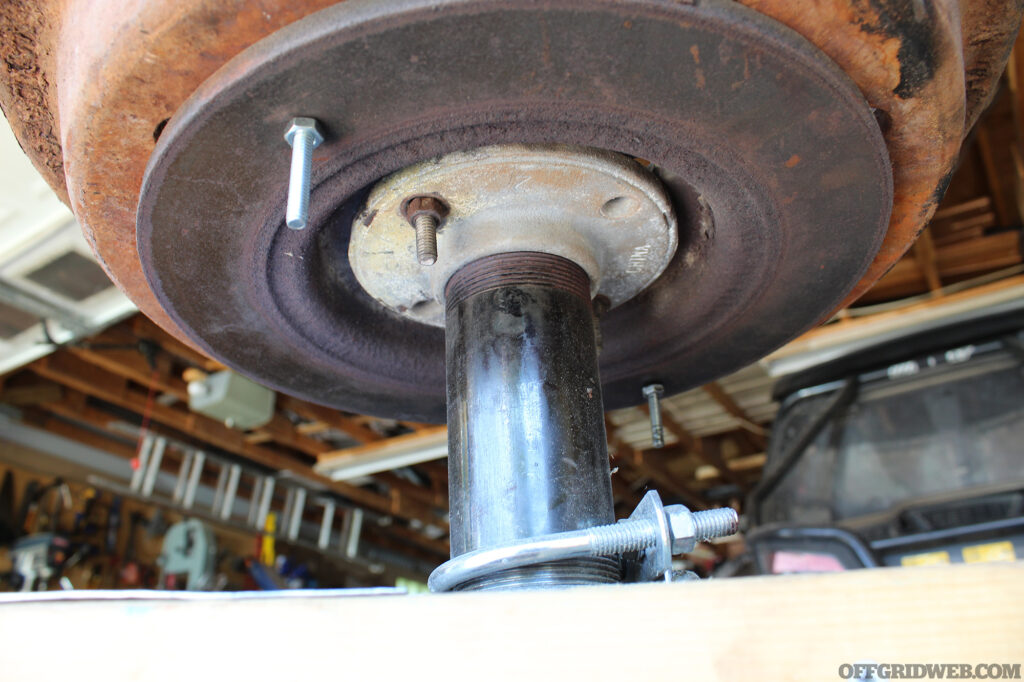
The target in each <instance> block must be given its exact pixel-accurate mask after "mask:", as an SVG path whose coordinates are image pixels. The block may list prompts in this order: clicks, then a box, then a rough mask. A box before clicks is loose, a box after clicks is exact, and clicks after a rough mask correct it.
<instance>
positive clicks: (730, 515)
mask: <svg viewBox="0 0 1024 682" xmlns="http://www.w3.org/2000/svg"><path fill="white" fill-rule="evenodd" d="M693 525H694V534H693V535H694V538H695V539H696V540H697V542H704V541H706V540H711V539H713V538H722V537H725V536H727V535H732V534H733V533H735V532H736V531H737V530H738V529H739V525H740V519H739V516H738V515H737V514H736V510H735V509H730V508H729V507H723V508H721V509H706V510H704V511H699V512H694V513H693Z"/></svg>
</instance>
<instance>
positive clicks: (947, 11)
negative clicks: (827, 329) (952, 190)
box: [0, 0, 1021, 338]
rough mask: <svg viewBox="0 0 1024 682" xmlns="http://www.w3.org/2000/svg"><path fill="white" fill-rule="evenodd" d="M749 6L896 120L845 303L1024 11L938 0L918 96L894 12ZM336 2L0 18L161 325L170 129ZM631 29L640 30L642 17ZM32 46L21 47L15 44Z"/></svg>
mask: <svg viewBox="0 0 1024 682" xmlns="http://www.w3.org/2000/svg"><path fill="white" fill-rule="evenodd" d="M739 2H740V3H741V4H743V5H745V6H746V7H748V8H750V9H753V10H755V11H757V12H760V13H761V14H764V15H765V16H767V17H769V18H771V19H774V20H776V21H778V22H780V23H782V24H784V25H786V26H788V27H789V28H790V29H792V30H794V31H796V32H797V33H799V34H800V35H802V36H803V37H804V38H806V39H807V40H808V41H810V42H811V43H812V44H814V45H816V46H817V47H818V48H819V49H820V50H822V52H823V53H824V54H825V55H827V56H828V57H829V58H830V59H832V60H833V61H834V62H835V63H836V64H837V65H838V66H839V67H840V68H842V69H843V70H844V71H845V72H846V73H847V74H848V75H849V76H850V77H851V78H852V79H853V81H854V82H855V83H856V84H857V85H858V87H859V88H860V90H861V91H862V92H863V93H864V96H865V99H866V100H867V101H869V102H870V103H871V106H873V107H875V108H880V109H883V110H885V111H886V112H887V113H888V114H889V115H890V116H891V119H892V128H891V131H890V133H889V134H887V135H886V142H887V145H888V148H889V154H890V158H891V161H892V164H893V179H894V186H895V194H894V196H895V201H894V205H893V212H892V218H891V223H890V229H889V232H888V235H887V236H886V240H885V243H884V244H883V246H882V249H881V250H880V252H879V254H878V257H877V258H876V259H875V261H874V263H872V264H871V266H870V267H869V269H868V272H867V273H866V275H865V276H864V278H863V279H862V281H861V282H860V283H859V284H858V285H857V287H856V288H855V290H854V291H853V292H852V293H851V295H850V297H849V298H848V299H847V301H845V302H844V304H843V305H846V304H848V303H849V302H851V301H853V300H856V298H857V297H858V296H859V295H860V294H862V293H863V292H864V291H866V290H867V289H868V288H869V287H870V286H871V284H873V283H874V281H875V280H877V279H878V278H879V277H880V276H881V275H882V274H884V273H885V272H886V271H887V270H888V269H889V268H890V267H891V266H892V265H893V264H894V263H895V262H896V260H897V259H899V258H900V257H901V256H902V254H903V253H904V252H905V251H906V250H907V249H908V248H909V247H910V245H911V244H912V243H913V241H914V238H915V237H916V235H917V234H918V233H919V232H920V230H921V228H922V227H923V225H924V224H925V223H926V222H927V220H928V219H929V218H930V216H931V213H932V212H933V211H934V208H935V206H936V205H937V201H938V199H939V198H941V191H939V188H941V187H942V185H943V182H944V179H945V178H946V177H947V176H948V173H949V170H950V169H951V168H952V166H953V163H954V162H955V158H956V155H957V152H958V151H959V148H960V145H961V143H962V141H963V137H964V135H965V132H966V130H965V125H964V123H965V120H966V121H968V122H971V121H973V119H974V117H975V116H976V113H977V111H978V110H979V109H980V108H981V107H982V106H984V104H985V102H987V101H988V98H989V97H990V95H991V92H992V90H993V85H994V83H996V82H997V79H998V76H999V74H1000V73H1001V72H1002V69H1003V65H1004V64H1005V61H1006V54H1007V52H1008V47H1009V44H1010V43H1011V42H1012V38H1013V35H1014V34H1015V32H1016V28H1017V26H1019V23H1020V15H1021V12H1020V6H1019V4H1020V3H1019V2H1016V1H1015V0H985V1H984V2H977V3H974V2H972V3H962V2H959V0H933V2H931V3H929V6H930V8H931V9H930V11H929V16H928V29H929V32H928V36H927V39H928V40H929V41H931V42H930V43H929V44H928V45H927V46H926V47H927V49H929V50H931V53H930V54H932V55H933V56H934V60H933V63H934V70H933V71H929V72H927V73H926V74H925V75H927V78H921V79H918V82H915V84H914V86H915V87H914V88H913V89H912V92H910V91H908V90H907V88H903V89H902V90H900V84H901V81H905V78H904V76H905V75H906V73H905V72H907V70H908V68H910V66H912V65H910V64H902V63H901V59H902V60H903V61H906V60H907V54H908V44H906V43H905V41H907V40H912V39H914V36H907V35H905V34H901V33H900V32H899V30H897V29H894V28H893V27H892V22H891V20H887V18H886V16H885V13H884V12H883V9H884V7H885V5H886V3H876V2H851V1H850V0H739ZM332 4H335V0H263V1H262V2H259V3H238V2H231V3H225V2H221V1H220V0H149V1H147V0H124V1H123V2H118V3H100V2H96V3H90V2H77V3H76V2H62V1H60V0H45V1H43V2H40V3H37V4H36V5H35V6H34V7H35V9H28V10H26V9H24V8H26V7H29V5H25V4H23V3H12V4H11V6H10V7H5V9H4V10H3V12H0V18H2V19H3V20H4V21H0V25H2V26H8V27H10V26H17V27H20V28H19V29H18V30H17V31H4V32H2V35H3V38H2V42H3V43H4V44H5V45H9V46H11V45H14V46H19V49H18V50H16V51H15V52H11V51H10V50H8V51H7V52H2V53H0V56H2V57H4V59H3V60H0V61H2V62H3V64H0V66H4V65H6V66H5V68H0V105H2V106H3V109H4V111H5V113H6V114H7V117H8V120H9V121H10V122H11V125H12V127H13V129H14V131H15V134H16V135H17V137H18V139H19V142H20V143H21V145H22V147H23V148H24V149H25V151H26V153H27V154H28V155H29V157H30V158H31V159H32V161H33V163H34V164H35V165H36V167H37V168H39V169H40V170H41V171H43V174H44V176H45V177H46V178H47V180H48V182H49V183H50V184H51V185H52V186H54V187H55V188H56V189H58V192H60V190H63V189H64V187H65V183H66V189H67V195H66V196H67V198H68V199H69V201H70V203H71V205H72V208H73V209H74V211H75V214H76V216H77V217H78V219H79V222H80V223H81V224H82V226H83V229H84V231H85V234H86V238H87V240H88V241H89V243H90V245H91V246H92V248H93V250H94V251H96V252H97V254H98V255H99V256H100V260H101V262H102V264H103V266H104V268H105V269H106V270H107V272H108V273H109V274H110V275H111V277H112V279H113V280H114V281H115V283H117V284H118V286H119V287H120V288H121V289H122V290H124V291H125V292H126V293H127V294H128V295H129V296H130V297H131V298H132V299H133V300H134V301H135V302H136V304H137V305H138V306H139V307H140V308H141V309H142V311H143V312H144V313H146V314H147V315H148V316H150V317H151V318H153V319H155V320H156V321H157V322H158V323H159V324H161V326H164V327H165V328H167V329H169V330H171V331H173V332H176V327H175V325H174V323H173V322H172V321H171V320H170V318H169V317H168V316H167V315H166V314H165V313H164V312H163V310H162V309H161V308H160V306H159V305H157V303H156V301H155V298H154V297H153V294H152V293H151V292H150V290H149V287H148V285H147V283H146V281H145V278H144V277H143V275H142V270H141V265H140V263H139V260H138V255H137V253H136V250H135V211H136V207H137V206H136V204H137V201H138V195H139V189H140V184H141V180H142V175H143V172H144V170H145V167H146V163H147V161H148V159H149V155H150V153H151V152H152V149H153V144H154V141H153V137H154V134H155V133H156V132H157V128H158V126H159V124H160V122H161V121H164V120H165V119H167V118H168V117H169V116H171V115H173V114H174V112H175V111H176V110H177V108H178V106H179V105H180V104H181V103H182V102H183V101H184V100H185V99H186V98H187V97H188V96H189V95H190V94H191V93H192V92H193V91H194V90H195V89H196V88H197V87H198V86H199V84H200V83H202V82H203V81H204V80H205V79H206V78H207V77H208V76H210V75H211V74H212V73H213V72H214V71H215V70H217V69H218V68H220V67H221V66H223V65H224V64H225V63H226V62H227V61H228V60H229V59H231V58H232V57H234V56H235V55H237V54H238V53H239V52H241V51H242V50H244V49H245V48H247V47H249V46H250V45H252V44H253V43H255V42H257V41H258V40H260V39H262V38H264V37H266V36H267V35H269V34H270V33H272V32H274V31H276V30H278V29H279V28H282V27H283V26H286V25H288V24H290V23H292V22H294V21H297V20H298V19H301V18H303V17H304V16H306V15H308V14H311V13H313V12H315V11H317V10H320V9H323V8H324V7H327V6H329V5H332ZM961 5H967V10H962V8H961ZM17 7H21V8H22V9H21V10H16V9H15V8H17ZM879 7H882V8H883V9H879ZM622 26H623V27H624V28H625V29H630V28H631V27H632V22H631V21H625V22H623V24H622ZM23 38H24V39H25V41H24V45H22V44H21V43H19V42H18V41H21V40H22V39H23ZM26 46H27V47H26ZM23 48H24V49H23ZM690 51H691V54H692V55H693V59H694V64H695V65H696V66H697V73H696V78H697V85H698V87H703V86H704V74H703V72H702V70H701V68H700V60H701V56H700V52H699V50H698V48H697V47H696V46H694V47H692V48H691V50H690ZM758 60H759V53H758V52H757V51H756V50H751V51H750V53H749V54H748V55H744V72H743V78H744V79H745V80H749V78H750V75H751V66H752V64H751V62H753V67H754V68H755V69H756V68H758ZM901 71H902V72H904V73H901ZM738 86H739V83H736V84H734V87H738ZM897 91H902V92H904V94H906V95H907V96H906V97H901V96H899V95H898V94H896V93H897ZM965 92H966V93H967V95H966V96H965ZM58 113H59V116H58ZM97 188H100V190H99V191H98V190H97ZM176 336H178V337H179V338H183V335H182V334H180V333H176Z"/></svg>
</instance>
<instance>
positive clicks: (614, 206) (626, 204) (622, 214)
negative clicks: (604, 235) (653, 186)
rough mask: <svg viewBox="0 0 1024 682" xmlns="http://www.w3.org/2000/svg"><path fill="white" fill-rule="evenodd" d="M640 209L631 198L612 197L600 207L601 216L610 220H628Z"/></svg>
mask: <svg viewBox="0 0 1024 682" xmlns="http://www.w3.org/2000/svg"><path fill="white" fill-rule="evenodd" d="M639 209H640V204H639V203H638V202H637V200H636V199H633V198H632V197H614V198H612V199H609V200H608V201H606V202H604V205H603V206H601V215H603V216H604V217H605V218H610V219H611V220H622V219H623V218H628V217H629V216H631V215H633V214H634V213H636V212H637V211H638V210H639Z"/></svg>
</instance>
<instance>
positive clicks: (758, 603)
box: [0, 562, 1024, 682]
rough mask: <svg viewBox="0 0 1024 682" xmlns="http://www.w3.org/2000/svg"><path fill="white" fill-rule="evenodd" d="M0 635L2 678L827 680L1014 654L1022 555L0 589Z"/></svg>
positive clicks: (1021, 650) (1020, 652)
mask: <svg viewBox="0 0 1024 682" xmlns="http://www.w3.org/2000/svg"><path fill="white" fill-rule="evenodd" d="M0 642H3V646H0V671H3V675H2V677H3V678H4V679H11V680H22V679H33V680H50V679H52V680H61V682H64V680H67V679H68V678H69V676H70V677H73V678H74V679H88V680H93V679H95V680H141V679H147V680H183V679H204V680H205V679H233V680H247V681H251V680H274V682H280V680H300V679H338V680H445V681H446V682H450V681H452V680H487V681H491V680H505V679H515V680H539V679H560V680H630V681H632V680H642V681H644V682H648V681H651V680H696V681H700V682H713V681H715V680H730V681H732V680H759V681H760V680H771V681H773V682H783V681H786V680H815V681H821V680H839V679H841V678H840V676H839V668H840V666H841V665H842V664H844V663H855V662H863V661H873V662H876V663H967V664H970V665H972V666H973V665H974V664H978V663H1024V563H1021V562H1017V563H1008V564H986V565H973V566H964V565H959V566H936V567H922V568H884V569H875V570H862V571H852V572H849V573H843V574H831V575H804V576H785V577H761V578H736V579H723V580H717V581H703V582H699V583H681V584H674V585H632V586H618V587H596V588H582V589H575V590H566V591H561V592H529V593H524V592H520V593H493V594H455V595H420V596H376V597H326V598H319V599H318V598H301V597H290V598H286V599H278V600H262V601H261V600H252V599H249V600H246V599H233V600H229V601H198V602H184V603H182V602H169V601H142V602H139V601H135V602H127V601H114V602H97V601H85V602H77V603H74V602H70V603H69V602H58V603H27V604H17V603H16V604H3V603H0ZM55 656H56V657H57V658H56V659H55V658H54V657H55ZM57 661H59V663H58V662H57Z"/></svg>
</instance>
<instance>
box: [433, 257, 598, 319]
mask: <svg viewBox="0 0 1024 682" xmlns="http://www.w3.org/2000/svg"><path fill="white" fill-rule="evenodd" d="M528 286H540V287H551V288H554V289H560V290H562V291H567V292H569V293H571V294H574V295H576V296H578V297H580V298H581V299H583V300H584V301H586V302H587V305H588V306H589V305H590V277H588V276H587V273H586V271H585V270H584V269H583V268H581V267H580V266H578V265H576V264H575V263H573V262H572V261H571V260H568V259H566V258H562V257H561V256H555V255H552V254H550V253H537V252H534V251H514V252H511V253H499V254H496V255H493V256H485V257H484V258H481V259H479V260H475V261H473V262H472V263H469V264H468V265H465V266H463V267H462V269H460V270H459V271H458V272H456V273H455V274H454V275H452V277H451V279H449V280H448V283H447V284H446V285H445V290H444V296H445V303H446V305H447V307H448V308H449V309H451V308H453V307H454V306H456V305H458V304H459V303H460V302H461V301H464V300H466V299H467V298H469V297H470V296H474V295H476V294H480V293H483V292H485V291H492V290H494V289H500V288H503V287H528Z"/></svg>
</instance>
